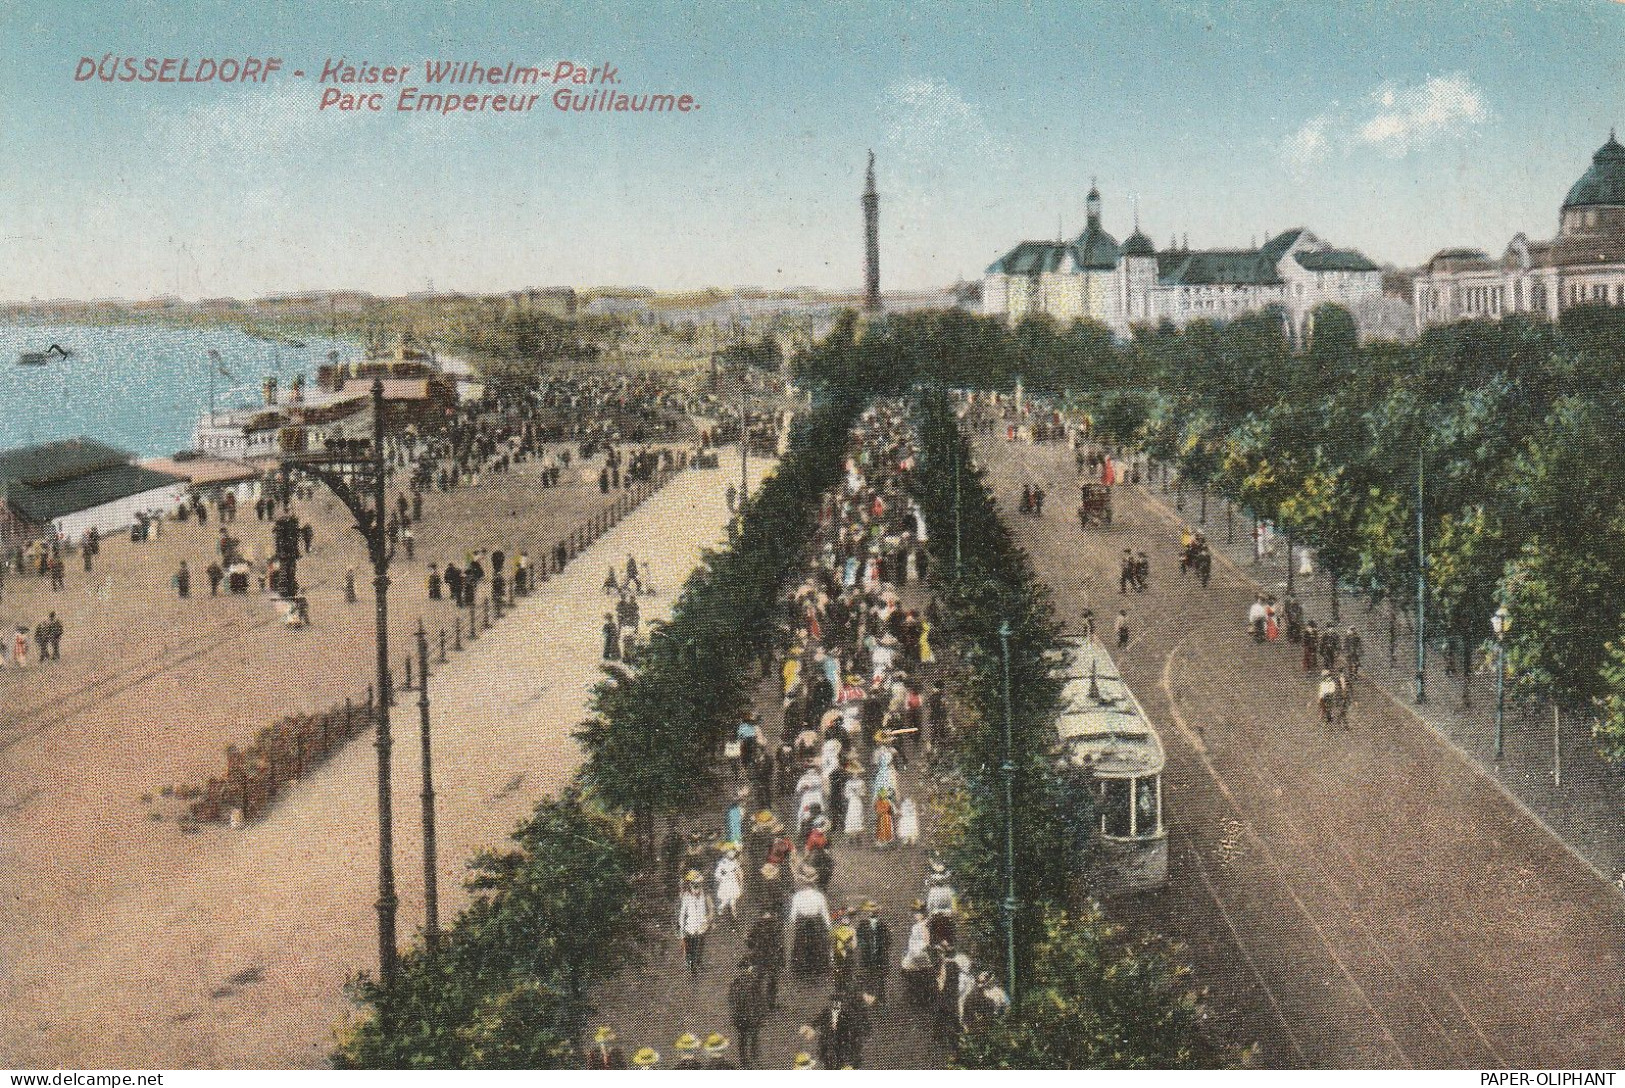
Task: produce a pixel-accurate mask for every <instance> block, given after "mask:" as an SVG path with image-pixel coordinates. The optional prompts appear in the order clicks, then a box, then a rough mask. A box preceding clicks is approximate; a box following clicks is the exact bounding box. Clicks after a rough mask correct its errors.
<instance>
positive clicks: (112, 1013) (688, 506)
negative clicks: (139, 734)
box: [0, 452, 769, 1068]
mask: <svg viewBox="0 0 1625 1088" xmlns="http://www.w3.org/2000/svg"><path fill="white" fill-rule="evenodd" d="M730 465H731V467H730ZM767 467H769V466H768V463H767V462H765V461H763V460H761V459H758V458H752V459H751V463H750V469H751V473H752V476H753V478H754V479H755V480H759V479H760V477H761V474H762V472H763V470H764V469H766V468H767ZM737 479H738V458H737V454H734V453H731V452H725V453H723V454H722V464H721V469H720V470H718V471H691V472H686V473H680V474H678V475H677V476H676V477H675V478H673V480H672V481H671V483H669V484H668V485H667V486H666V487H665V488H664V489H663V490H661V491H660V492H659V493H657V494H656V495H655V496H654V497H652V498H651V499H650V500H649V501H648V502H646V503H645V504H644V505H643V506H642V507H640V508H639V509H638V510H637V511H635V512H634V513H632V514H630V515H629V516H628V517H626V518H625V519H623V520H622V521H621V523H620V524H619V525H618V526H616V527H615V528H613V529H611V530H610V531H609V532H608V533H607V534H606V535H604V536H603V537H601V538H600V539H599V540H598V541H597V542H596V543H595V544H594V545H593V546H592V547H591V548H589V549H588V550H587V551H586V552H584V553H583V554H582V556H581V557H580V558H579V559H577V560H576V561H575V562H573V563H571V564H570V565H569V567H568V568H567V569H566V571H565V572H564V573H563V574H562V575H560V576H557V577H555V578H554V579H553V580H551V581H550V582H548V583H546V584H545V585H542V586H541V587H540V588H539V590H538V591H537V592H536V593H534V594H533V595H531V596H530V597H528V598H523V599H521V601H520V602H519V604H518V606H517V607H516V608H515V609H514V610H513V611H512V612H511V613H510V614H509V615H508V616H506V617H505V618H503V619H502V620H501V621H499V622H498V623H497V624H496V626H494V627H493V628H491V629H490V630H488V631H484V632H482V633H481V635H480V637H479V639H478V641H477V642H476V643H474V644H473V645H471V646H470V648H469V649H468V650H467V651H465V652H464V653H462V654H454V655H453V656H452V659H451V661H450V663H449V664H448V665H446V666H444V667H442V668H440V669H439V670H437V671H435V672H434V673H433V674H432V679H431V685H430V691H431V696H432V699H433V723H434V757H435V768H434V774H435V787H436V791H437V794H438V806H437V812H438V837H439V866H438V868H439V886H440V898H441V917H442V919H443V920H447V921H449V919H451V918H452V917H453V916H454V915H455V913H456V912H457V910H458V909H459V908H460V907H461V906H463V905H464V904H465V903H466V901H467V895H466V892H465V891H464V890H463V886H462V878H463V866H464V863H465V861H466V860H467V859H468V858H469V857H470V856H471V855H472V854H473V853H474V852H475V851H476V850H478V849H479V848H481V847H484V846H500V845H501V844H502V843H503V841H504V840H505V839H506V837H507V835H508V834H509V832H510V831H511V830H512V829H513V827H514V826H515V824H516V823H517V822H518V821H519V820H520V819H521V818H523V817H524V816H525V815H526V814H528V813H529V811H530V810H531V808H532V807H533V806H534V804H535V802H536V801H537V800H538V799H540V798H541V797H543V796H546V795H549V794H552V793H554V792H556V791H557V789H558V788H559V787H560V786H562V785H563V784H564V783H565V782H567V781H568V779H569V776H570V775H571V773H572V772H573V771H574V769H575V767H576V766H577V764H578V762H579V759H580V754H579V750H578V748H577V746H576V744H575V742H574V740H573V739H572V737H571V733H572V731H573V730H574V728H575V727H576V725H577V724H578V723H579V722H580V721H581V720H582V718H583V717H584V716H585V713H586V699H587V696H588V693H589V691H590V689H591V687H592V685H593V684H594V683H595V682H596V681H597V680H598V679H599V678H600V675H601V674H600V671H599V652H600V649H601V641H602V640H601V633H600V630H599V628H600V624H601V622H602V615H603V612H604V611H605V610H606V609H607V608H608V606H609V604H610V599H609V598H607V597H605V596H604V595H603V593H602V589H601V587H602V584H603V579H604V571H605V569H606V568H607V567H608V566H610V565H611V564H614V565H616V566H623V565H624V563H625V560H626V555H627V553H628V552H635V553H636V554H637V555H638V557H639V561H640V564H642V563H643V562H644V561H645V559H647V561H648V562H649V563H650V564H652V568H653V580H654V584H655V586H656V587H657V588H658V590H659V596H657V597H653V598H650V597H645V598H643V599H642V608H643V617H644V619H645V620H646V621H647V620H650V619H655V618H660V617H663V616H664V615H666V614H667V613H668V611H669V608H670V606H671V603H672V601H673V599H674V596H675V591H676V590H677V589H678V588H679V587H680V586H681V584H682V582H683V581H684V579H685V578H686V577H687V575H688V574H689V572H690V571H691V570H692V569H693V568H694V567H695V566H696V565H697V564H698V562H699V560H700V557H701V554H702V551H703V549H704V548H706V547H712V546H715V545H716V544H717V543H718V542H719V538H720V537H721V535H722V532H723V528H724V525H725V523H726V521H727V517H728V512H727V509H726V506H725V502H724V498H723V493H724V489H725V488H726V487H727V485H728V483H729V482H730V481H736V480H737ZM546 495H547V493H546V492H538V496H539V497H540V498H542V499H545V497H546ZM532 554H533V555H536V556H537V558H538V559H540V556H539V555H538V554H537V551H536V550H535V549H533V550H532ZM317 619H318V622H320V620H321V617H320V615H318V617H317ZM363 641H365V642H366V643H367V644H368V645H369V646H370V637H369V638H365V639H363ZM403 648H404V647H403ZM175 682H176V683H184V678H183V677H180V676H177V677H176V678H175ZM297 682H298V681H297V677H296V675H294V674H290V675H273V676H269V677H267V679H266V684H267V687H268V688H269V689H271V690H275V689H276V688H278V687H280V686H281V685H284V684H288V683H297ZM415 700H416V694H415V693H406V694H405V695H404V697H403V698H402V700H401V701H400V704H399V705H398V706H397V708H396V710H395V713H394V726H395V728H394V737H395V748H394V764H393V767H394V778H393V786H394V809H395V846H396V853H395V866H396V883H397V890H398V892H399V895H400V899H401V904H400V915H399V923H398V926H399V933H400V938H401V942H402V944H403V945H404V944H406V943H407V942H408V941H409V940H410V939H412V937H413V936H414V934H415V933H416V931H417V930H418V929H420V927H421V925H422V920H423V902H422V897H423V870H422V854H421V842H422V837H421V830H420V810H419V800H418V793H419V790H420V788H421V782H420V773H419V754H418V728H417V720H418V719H417V707H416V702H415ZM149 710H150V717H149V721H150V728H151V729H152V730H153V731H154V733H155V734H157V735H159V736H161V735H162V730H163V729H164V728H165V722H164V719H163V708H162V706H161V703H160V701H157V700H154V701H152V702H151V703H150V706H149ZM81 770H83V768H81ZM28 808H29V806H28V803H27V802H23V803H22V804H19V805H17V806H14V807H13V808H12V809H11V811H9V812H6V813H3V814H0V820H3V821H4V822H3V823H0V874H3V877H4V890H5V893H6V895H5V898H6V900H7V909H8V911H9V910H10V909H11V905H12V901H13V899H14V898H16V899H17V901H18V902H21V901H22V897H24V896H26V897H27V898H28V899H29V900H30V901H32V902H34V903H35V904H36V905H37V906H39V907H40V909H37V910H36V909H31V910H29V911H28V912H27V917H29V919H30V920H31V923H32V925H31V928H30V929H28V930H26V931H25V930H23V929H21V928H19V927H18V925H17V921H16V919H17V917H21V916H22V914H21V912H19V913H18V914H17V915H14V916H13V917H12V918H11V919H10V920H8V924H7V925H6V926H3V927H0V952H3V956H0V1008H3V1009H4V1010H5V1013H4V1015H3V1016H0V1065H7V1066H14V1067H15V1066H23V1067H28V1066H35V1067H39V1066H54V1065H65V1066H69V1067H87V1066H89V1067H115V1068H118V1067H123V1068H131V1067H133V1068H142V1067H147V1068H152V1067H157V1068H168V1067H177V1068H191V1067H204V1068H209V1067H213V1068H220V1067H225V1068H233V1067H246V1068H277V1067H320V1066H323V1065H324V1064H325V1060H326V1054H327V1051H328V1047H329V1044H330V1041H331V1028H332V1026H333V1025H334V1024H335V1022H337V1021H339V1020H340V1019H341V1018H343V1017H344V1016H345V1015H347V1013H348V1012H349V1009H350V1006H349V1003H348V1002H347V1000H346V999H345V997H344V995H343V992H342V986H343V983H344V981H345V980H346V978H347V977H349V976H350V975H352V974H353V973H354V972H356V971H358V970H363V969H365V970H373V971H375V970H376V965H377V922H376V915H375V913H374V909H373V903H374V900H375V899H376V895H377V838H376V836H377V816H376V756H375V753H374V750H373V747H372V746H371V744H370V743H367V742H364V741H361V740H357V741H353V742H352V743H351V744H350V745H349V746H347V747H346V748H345V749H344V750H343V751H341V752H340V753H339V754H338V755H336V756H335V757H334V758H333V759H332V760H331V761H330V762H329V763H327V764H326V765H324V766H323V767H321V768H320V769H319V770H317V771H315V772H313V773H311V774H309V775H308V776H307V777H306V778H305V779H304V780H303V781H301V782H299V783H298V784H297V785H295V786H294V787H293V788H292V790H291V791H290V792H289V793H288V794H287V795H286V796H285V797H283V798H282V799H281V800H279V801H278V802H277V804H276V805H275V806H274V807H273V808H272V809H271V811H270V812H269V813H268V814H267V816H266V817H265V818H264V819H263V820H261V821H259V822H257V823H255V824H252V825H250V826H249V827H247V828H245V829H243V830H238V831H232V830H229V829H225V828H221V827H209V828H205V829H204V830H203V831H201V832H199V833H197V834H191V835H184V834H181V833H180V832H178V831H177V830H176V828H175V825H174V824H173V823H166V824H157V825H154V826H153V827H152V829H151V831H150V833H143V834H139V835H137V834H135V830H136V829H135V828H134V827H133V825H135V824H137V823H139V822H141V821H142V820H143V817H142V814H141V812H140V810H139V809H138V808H135V807H134V806H132V805H131V804H130V803H129V799H127V798H125V797H123V796H119V797H116V798H113V799H111V801H110V802H109V803H105V804H103V805H101V806H99V807H97V808H96V809H95V811H94V815H95V817H96V818H97V819H100V820H103V821H105V822H106V823H107V825H108V829H109V832H108V837H109V838H112V839H117V840H127V841H128V843H129V844H130V845H129V847H128V853H127V855H126V857H125V859H124V860H123V862H122V863H121V864H118V865H115V866H110V867H108V868H107V869H106V870H105V871H103V872H102V873H101V874H100V876H101V879H99V880H96V881H94V882H89V883H87V884H86V885H85V886H84V887H83V888H78V889H76V890H77V891H78V892H79V894H77V895H69V894H63V893H61V892H60V891H57V892H53V889H52V888H51V887H49V880H50V869H49V867H48V866H47V867H43V868H42V866H41V865H40V864H39V858H38V854H39V853H41V852H48V851H49V849H50V847H49V844H48V843H44V842H41V841H39V839H38V836H37V833H29V834H27V835H26V836H25V834H24V832H25V831H26V830H27V829H26V823H27V820H28V817H29V815H30V813H29V812H28ZM23 873H27V874H32V875H33V877H34V878H35V880H34V881H30V880H24V879H23V878H22V877H21V876H20V875H19V874H23ZM35 881H42V882H43V883H38V882H35Z"/></svg>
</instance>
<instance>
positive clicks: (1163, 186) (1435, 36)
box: [0, 0, 1625, 300]
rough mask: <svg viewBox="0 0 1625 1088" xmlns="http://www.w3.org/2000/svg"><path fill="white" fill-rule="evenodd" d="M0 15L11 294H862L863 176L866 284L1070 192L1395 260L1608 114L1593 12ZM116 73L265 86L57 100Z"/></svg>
mask: <svg viewBox="0 0 1625 1088" xmlns="http://www.w3.org/2000/svg"><path fill="white" fill-rule="evenodd" d="M0 25H4V26H5V28H6V30H7V33H5V34H4V35H0V102H4V104H5V105H4V107H3V108H0V138H3V140H4V146H5V147H6V149H7V152H8V154H6V155H5V156H4V157H3V159H0V237H3V238H4V244H5V250H4V259H3V260H0V299H7V300H26V299H30V298H42V299H43V298H58V297H63V298H92V297H124V298H144V297H151V296H154V295H158V294H164V293H178V294H180V295H182V296H183V297H188V298H195V297H210V296H236V297H254V296H259V295H263V294H270V293H277V292H293V291H303V290H313V289H338V288H350V289H357V290H364V291H371V292H374V293H379V294H396V293H403V292H408V291H421V290H425V289H428V288H430V287H431V286H432V287H433V288H434V289H437V290H460V291H468V292H484V291H501V290H511V289H515V288H519V287H523V286H542V285H552V284H571V285H575V286H577V287H587V286H595V285H625V286H634V285H635V286H643V287H651V288H656V289H661V290H683V289H691V288H696V287H703V286H712V285H721V286H727V285H736V286H738V285H750V286H760V287H771V288H777V287H792V286H802V285H806V286H814V287H820V288H829V289H856V288H857V287H858V286H859V285H860V284H861V282H862V269H863V252H862V244H863V243H862V220H861V211H860V205H859V196H860V193H861V189H862V183H863V169H864V164H865V153H866V151H868V150H869V149H873V150H874V152H875V155H876V159H877V174H878V178H879V188H880V193H881V231H880V241H881V268H882V283H883V286H884V287H885V288H886V289H887V290H915V289H929V288H934V287H941V286H944V285H947V284H950V283H953V282H954V281H955V280H957V279H959V278H976V277H978V276H980V275H981V273H982V270H983V269H984V268H985V267H986V266H987V265H988V264H989V263H990V262H992V261H993V260H995V259H996V258H997V257H998V256H1000V255H1001V254H1002V253H1003V252H1005V251H1006V250H1008V249H1009V248H1010V247H1011V246H1013V245H1014V244H1015V243H1017V242H1019V241H1022V240H1024V239H1030V238H1053V237H1055V236H1056V232H1057V230H1064V231H1065V232H1066V234H1067V235H1068V236H1071V235H1074V234H1076V233H1077V232H1078V230H1079V229H1081V227H1082V225H1083V218H1084V212H1083V202H1084V195H1085V193H1086V192H1087V191H1088V189H1089V186H1090V182H1091V179H1096V180H1097V181H1098V185H1099V187H1100V190H1101V194H1102V198H1103V204H1104V219H1105V226H1106V228H1107V229H1108V230H1110V231H1112V232H1113V233H1114V234H1116V236H1117V237H1118V238H1119V239H1122V238H1123V237H1124V236H1126V235H1127V234H1128V233H1129V232H1130V231H1131V230H1132V229H1133V221H1134V215H1135V211H1136V209H1137V211H1138V216H1139V221H1140V224H1141V225H1142V227H1143V228H1144V229H1145V231H1146V233H1147V234H1149V235H1150V236H1151V238H1152V240H1153V241H1154V242H1155V243H1156V244H1157V246H1158V247H1159V248H1160V247H1163V246H1166V245H1167V244H1168V242H1169V240H1170V239H1171V238H1172V237H1174V236H1179V237H1180V238H1182V239H1183V238H1187V237H1188V239H1189V243H1190V244H1191V245H1192V246H1196V247H1219V246H1247V245H1250V244H1254V243H1256V242H1258V241H1260V240H1262V239H1263V237H1264V236H1265V235H1266V234H1267V233H1269V232H1274V231H1278V230H1282V229H1285V228H1288V227H1292V226H1307V227H1309V228H1310V229H1311V230H1313V231H1315V232H1316V233H1317V234H1318V235H1320V236H1321V237H1323V238H1326V239H1328V240H1329V241H1332V242H1333V243H1335V244H1338V245H1346V246H1352V247H1356V248H1359V249H1361V250H1363V251H1364V252H1366V253H1367V254H1368V255H1369V256H1371V257H1372V258H1373V259H1375V260H1377V261H1379V262H1384V263H1393V264H1396V265H1400V266H1408V265H1415V264H1417V263H1420V262H1421V261H1424V260H1425V259H1426V258H1427V257H1428V255H1429V254H1431V253H1432V252H1434V251H1436V250H1438V249H1440V248H1442V247H1445V246H1458V245H1468V246H1477V247H1480V248H1484V249H1486V250H1489V251H1490V252H1492V253H1499V252H1500V251H1501V249H1502V248H1503V247H1504V246H1505V245H1506V243H1507V241H1508V240H1509V239H1510V238H1511V237H1512V236H1513V235H1514V234H1515V233H1518V232H1520V231H1521V232H1524V233H1526V234H1528V235H1529V236H1530V237H1549V236H1550V235H1551V233H1552V232H1553V231H1554V230H1555V227H1556V220H1557V211H1558V207H1559V205H1560V204H1561V203H1562V199H1563V195H1564V193H1565V192H1566V191H1567V190H1568V187H1569V186H1570V185H1571V184H1573V182H1574V181H1575V179H1577V178H1578V177H1579V176H1580V175H1581V174H1582V173H1583V172H1584V170H1585V169H1586V167H1587V165H1588V164H1589V160H1590V156H1591V154H1592V153H1593V152H1594V151H1595V150H1596V149H1597V147H1598V146H1600V145H1601V144H1602V143H1603V141H1604V140H1605V139H1606V138H1607V136H1608V131H1609V129H1610V127H1611V126H1613V125H1615V124H1616V123H1621V124H1625V78H1622V76H1625V49H1621V48H1620V42H1621V39H1622V32H1625V5H1621V4H1616V3H1611V2H1607V0H1574V2H1565V3H1536V2H1519V3H1510V2H1496V0H1484V2H1477V3H1459V2H1458V3H1442V2H1432V3H1430V2H1425V0H1424V2H1395V3H1374V2H1360V0H1353V2H1349V3H1341V4H1324V3H1301V4H1297V3H1294V4H1279V3H1275V4H1265V3H1247V2H1241V3H1207V2H1203V0H1150V2H1145V3H1125V2H1117V3H1087V2H1080V0H1061V2H1056V3H1047V2H1037V0H1029V2H1025V3H1022V2H1015V0H993V2H988V0H979V2H971V0H940V2H932V3H925V2H920V0H916V2H913V3H883V2H879V0H826V2H823V3H816V4H807V3H790V2H788V0H786V2H781V3H764V2H743V0H741V2H728V3H722V2H711V0H688V2H686V3H669V4H668V3H658V2H653V0H643V2H639V0H618V2H613V3H611V2H605V0H598V2H594V0H572V2H567V3H554V2H548V0H509V2H487V3H480V4H476V3H471V2H464V0H445V2H442V3H439V4H428V3H415V2H414V3H407V2H400V0H376V2H361V0H324V2H320V3H302V2H297V0H290V2H284V3H278V4H243V3H240V2H238V0H230V2H215V0H190V2H158V0H152V2H123V3H119V2H116V0H115V2H104V3H98V4H95V5H90V4H84V3H82V2H78V0H72V2H69V0H63V2H50V0H0ZM124 57H133V58H136V60H137V64H138V67H139V63H140V61H141V60H143V59H145V58H147V57H155V58H159V59H162V58H177V59H180V58H191V59H192V61H193V63H194V64H195V63H196V61H197V60H198V59H200V58H210V59H214V60H216V61H220V60H224V59H226V58H238V59H241V58H245V57H280V58H282V60H283V68H284V70H283V71H282V72H279V73H277V74H276V75H275V76H273V77H271V79H270V80H269V81H267V82H264V83H251V84H244V83H232V84H222V83H219V82H210V83H186V84H180V83H165V84H159V83H145V82H130V83H125V82H120V81H114V82H103V81H102V80H100V79H99V78H96V77H94V76H92V77H91V78H89V79H85V80H77V79H76V78H75V76H76V74H78V73H81V72H83V71H84V70H85V69H84V67H83V63H82V62H83V59H84V58H91V59H92V62H93V63H94V62H101V61H102V60H104V59H107V58H112V59H113V60H115V61H116V60H118V59H120V58H124ZM341 58H342V59H347V60H349V61H350V62H352V63H358V62H371V63H374V64H378V65H411V71H410V77H411V78H410V79H409V80H408V81H407V83H408V85H417V86H422V85H423V83H424V81H423V78H422V73H423V66H424V62H425V60H426V59H435V60H442V59H444V60H471V61H477V62H479V63H481V64H485V65H506V64H507V63H509V62H510V61H512V62H515V63H518V64H522V65H523V64H535V65H545V66H547V67H548V68H549V69H550V70H551V69H552V68H553V66H554V65H555V64H556V63H557V62H559V61H571V62H573V63H577V64H580V65H581V66H583V67H585V68H587V69H589V70H590V69H591V68H592V67H594V66H597V65H602V64H608V65H611V66H613V67H614V68H615V69H616V71H617V75H618V78H619V83H618V84H617V85H615V86H613V87H611V88H608V89H610V90H613V91H617V92H625V93H629V94H644V93H663V92H664V93H672V94H684V93H686V94H690V95H692V96H693V97H694V100H695V102H696V103H697V104H698V107H699V108H697V109H694V110H692V111H690V112H688V113H675V112H674V113H668V114H614V113H566V112H560V111H558V110H556V109H554V108H553V106H552V103H551V96H552V94H553V92H554V91H555V90H556V88H555V87H554V86H552V85H550V84H545V83H544V84H542V85H541V86H539V87H533V88H529V89H528V90H530V91H532V92H539V93H540V96H541V97H540V98H539V100H538V101H537V103H536V105H535V106H534V107H533V108H532V109H531V110H530V111H528V112H524V113H517V114H492V113H484V114H461V115H453V116H440V115H425V114H418V113H406V112H399V111H397V110H395V109H394V106H395V104H396V94H397V92H398V87H369V88H362V89H363V90H382V91H384V92H385V95H384V99H383V103H382V104H383V106H384V108H383V109H382V110H381V111H379V112H370V111H361V112H348V113H343V112H339V111H337V110H335V109H331V108H330V109H328V110H321V109H318V104H319V100H320V96H321V94H322V92H323V90H324V89H325V87H326V86H332V85H331V84H328V85H324V84H321V83H319V82H318V75H319V73H320V71H321V69H322V68H323V67H324V66H325V65H326V64H327V63H328V62H329V61H330V60H338V59H341ZM109 70H112V69H109ZM295 70H300V71H304V73H305V76H304V78H298V77H295V76H293V75H292V72H293V71H295ZM335 89H338V88H335ZM343 89H352V88H343ZM425 89H429V88H425ZM471 89H472V90H476V91H478V90H486V91H490V90H498V91H501V90H505V89H504V88H471ZM573 89H574V90H576V91H578V92H579V91H587V92H590V91H591V90H593V89H595V88H593V87H586V88H580V87H576V88H573Z"/></svg>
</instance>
